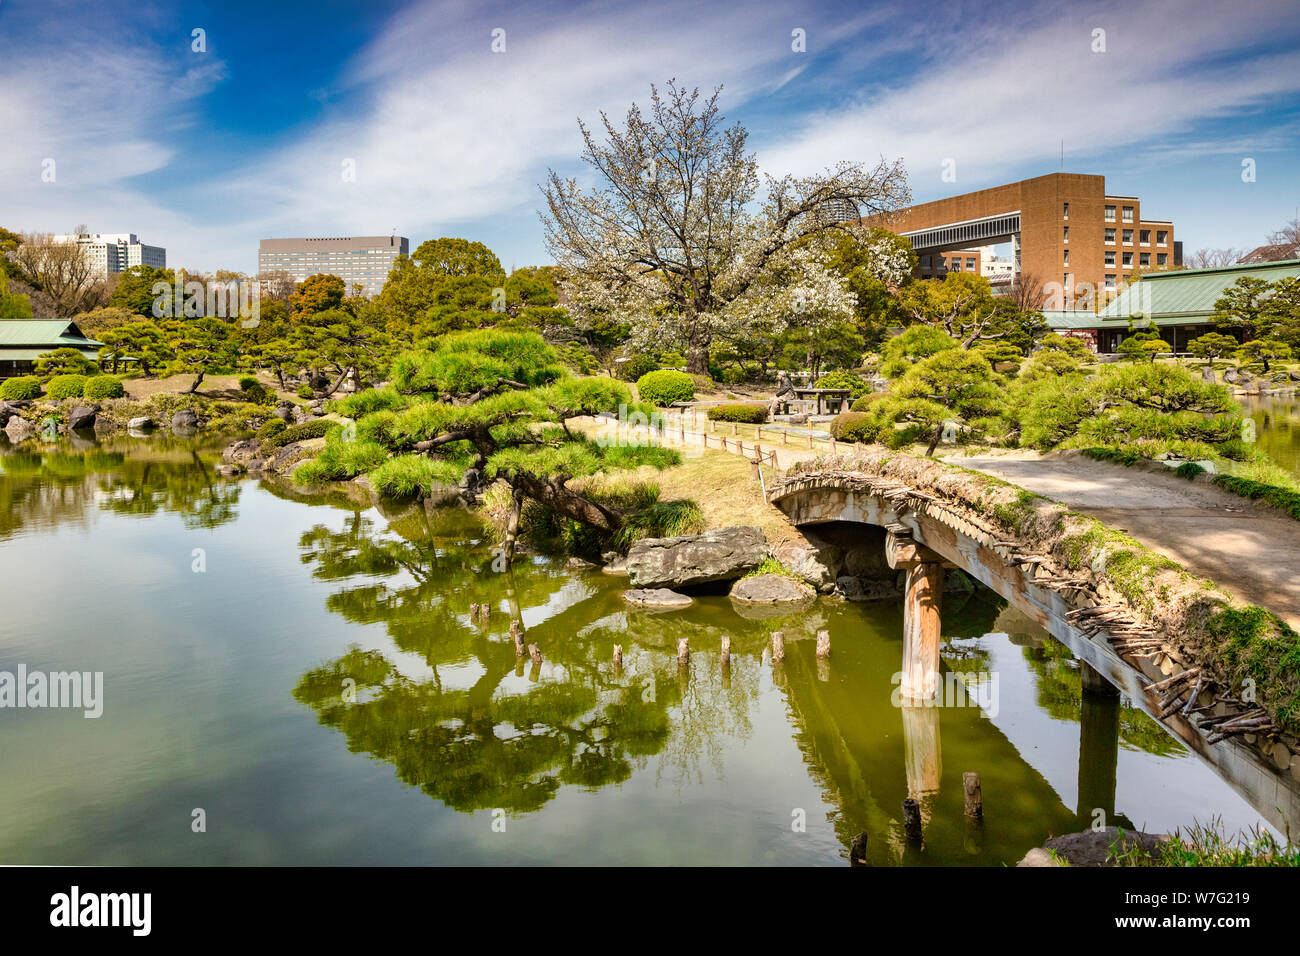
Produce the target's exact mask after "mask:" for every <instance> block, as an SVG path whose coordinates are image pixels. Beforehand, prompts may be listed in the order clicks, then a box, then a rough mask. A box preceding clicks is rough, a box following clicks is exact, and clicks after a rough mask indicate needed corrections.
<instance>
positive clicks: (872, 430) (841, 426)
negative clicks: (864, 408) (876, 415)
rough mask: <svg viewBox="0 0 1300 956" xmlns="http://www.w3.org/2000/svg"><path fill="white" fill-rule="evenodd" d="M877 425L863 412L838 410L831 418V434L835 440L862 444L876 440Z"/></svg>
mask: <svg viewBox="0 0 1300 956" xmlns="http://www.w3.org/2000/svg"><path fill="white" fill-rule="evenodd" d="M876 432H877V425H876V423H874V422H873V421H872V420H871V416H870V415H868V414H866V413H865V412H840V414H838V415H836V416H835V417H834V418H832V419H831V435H832V436H833V437H834V439H835V440H836V441H854V442H862V443H864V444H866V443H870V442H873V441H875V440H876Z"/></svg>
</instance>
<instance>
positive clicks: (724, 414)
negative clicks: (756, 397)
mask: <svg viewBox="0 0 1300 956" xmlns="http://www.w3.org/2000/svg"><path fill="white" fill-rule="evenodd" d="M708 415H709V418H711V419H713V421H715V422H748V423H749V424H750V425H761V424H763V423H764V422H766V421H767V406H766V405H760V404H758V403H757V402H738V403H736V404H734V405H714V406H713V407H712V408H710V409H709V411H708Z"/></svg>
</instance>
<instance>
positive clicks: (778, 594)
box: [730, 574, 817, 604]
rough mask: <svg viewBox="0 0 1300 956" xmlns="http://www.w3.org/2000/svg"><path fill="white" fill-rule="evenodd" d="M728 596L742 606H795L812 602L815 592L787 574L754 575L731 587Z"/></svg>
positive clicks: (815, 595)
mask: <svg viewBox="0 0 1300 956" xmlns="http://www.w3.org/2000/svg"><path fill="white" fill-rule="evenodd" d="M730 596H731V599H732V600H733V601H740V602H742V603H744V604H795V603H798V602H801V601H811V600H813V599H814V598H816V597H817V592H816V591H814V590H813V589H812V588H811V587H809V586H808V585H807V584H805V583H804V582H803V581H796V580H795V579H794V578H792V577H790V576H789V575H788V574H756V575H754V576H753V577H749V578H741V579H740V580H739V581H737V582H736V583H735V584H734V585H732V587H731V595H730Z"/></svg>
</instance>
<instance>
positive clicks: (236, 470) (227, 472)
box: [217, 464, 244, 478]
mask: <svg viewBox="0 0 1300 956" xmlns="http://www.w3.org/2000/svg"><path fill="white" fill-rule="evenodd" d="M243 473H244V469H243V468H242V467H240V466H239V465H224V464H222V465H217V474H218V475H221V476H222V477H225V478H237V477H238V476H239V475H241V474H243Z"/></svg>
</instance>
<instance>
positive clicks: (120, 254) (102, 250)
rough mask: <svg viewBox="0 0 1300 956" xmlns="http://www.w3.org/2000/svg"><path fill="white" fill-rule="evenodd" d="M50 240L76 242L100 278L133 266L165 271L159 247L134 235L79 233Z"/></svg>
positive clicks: (127, 233) (123, 233)
mask: <svg viewBox="0 0 1300 956" xmlns="http://www.w3.org/2000/svg"><path fill="white" fill-rule="evenodd" d="M53 238H54V241H55V242H75V243H77V244H78V245H80V246H82V247H83V248H84V249H85V250H86V255H87V256H89V257H90V261H91V262H92V263H93V264H94V266H95V271H96V272H97V273H98V274H99V275H103V276H107V275H113V274H114V273H118V272H125V271H126V270H127V269H129V268H131V267H132V266H153V267H154V268H155V269H166V268H167V250H166V249H164V248H163V247H162V246H146V245H145V244H144V243H142V242H141V241H140V240H139V239H137V238H136V235H135V233H133V232H119V233H106V234H101V233H98V232H82V233H77V234H76V235H70V236H54V237H53Z"/></svg>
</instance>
